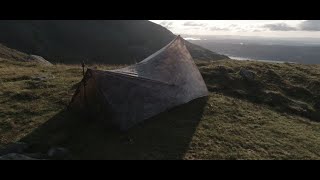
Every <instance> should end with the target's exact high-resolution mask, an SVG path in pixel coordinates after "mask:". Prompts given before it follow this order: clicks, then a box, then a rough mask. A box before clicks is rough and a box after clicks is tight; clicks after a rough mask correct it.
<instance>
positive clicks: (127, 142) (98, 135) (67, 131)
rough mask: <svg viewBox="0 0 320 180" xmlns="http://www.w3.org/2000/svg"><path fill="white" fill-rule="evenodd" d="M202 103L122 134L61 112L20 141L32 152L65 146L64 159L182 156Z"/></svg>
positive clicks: (92, 121) (163, 114)
mask: <svg viewBox="0 0 320 180" xmlns="http://www.w3.org/2000/svg"><path fill="white" fill-rule="evenodd" d="M206 102H207V98H200V99H196V100H193V101H192V102H190V103H188V104H185V105H182V106H179V107H176V108H174V109H172V110H170V111H168V112H164V113H161V114H160V115H158V116H155V117H153V118H151V119H149V120H147V121H145V122H144V123H141V124H138V125H137V126H135V127H134V128H132V129H130V130H129V131H128V132H124V133H123V132H119V131H115V130H113V129H112V128H110V127H107V126H103V125H102V123H101V122H100V123H99V122H97V121H95V120H93V119H87V118H85V119H84V118H80V117H76V116H75V115H74V114H70V113H69V112H67V111H61V112H60V113H58V114H57V115H56V116H54V117H53V118H51V119H50V120H48V121H47V122H46V123H45V124H43V125H42V126H41V127H39V128H38V129H36V130H35V131H33V132H32V133H30V134H29V135H27V136H26V137H25V138H23V139H21V141H24V142H27V143H29V144H30V145H31V148H30V151H35V152H46V151H47V150H48V149H49V148H50V147H53V146H54V147H56V146H60V147H65V148H67V149H69V150H70V152H71V156H70V157H68V159H69V158H70V159H182V158H183V156H184V154H185V152H186V150H187V149H188V147H189V143H190V141H191V138H192V137H193V134H194V132H195V130H196V128H197V126H198V123H199V121H200V120H201V117H202V114H203V109H204V106H205V105H206Z"/></svg>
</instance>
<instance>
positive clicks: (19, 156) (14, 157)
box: [0, 153, 37, 160]
mask: <svg viewBox="0 0 320 180" xmlns="http://www.w3.org/2000/svg"><path fill="white" fill-rule="evenodd" d="M0 160H37V159H35V158H31V157H29V156H26V155H23V154H18V153H9V154H6V155H4V156H0Z"/></svg>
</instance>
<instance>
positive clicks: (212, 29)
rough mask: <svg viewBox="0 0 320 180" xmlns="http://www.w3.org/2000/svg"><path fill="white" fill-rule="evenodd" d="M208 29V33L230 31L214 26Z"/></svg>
mask: <svg viewBox="0 0 320 180" xmlns="http://www.w3.org/2000/svg"><path fill="white" fill-rule="evenodd" d="M208 29H209V30H210V31H229V30H230V29H229V28H221V27H216V26H213V27H209V28H208Z"/></svg>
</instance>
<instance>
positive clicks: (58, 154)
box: [48, 147, 69, 159]
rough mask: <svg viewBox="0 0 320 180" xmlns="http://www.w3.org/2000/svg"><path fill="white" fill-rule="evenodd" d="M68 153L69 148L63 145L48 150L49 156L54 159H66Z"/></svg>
mask: <svg viewBox="0 0 320 180" xmlns="http://www.w3.org/2000/svg"><path fill="white" fill-rule="evenodd" d="M68 155H69V151H68V149H66V148H62V147H53V148H50V149H49V151H48V156H49V157H50V158H52V159H65V158H66V157H68Z"/></svg>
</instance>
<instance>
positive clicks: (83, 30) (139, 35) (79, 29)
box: [0, 20, 228, 64]
mask: <svg viewBox="0 0 320 180" xmlns="http://www.w3.org/2000/svg"><path fill="white" fill-rule="evenodd" d="M174 37H175V35H174V34H173V33H172V32H170V31H169V30H167V29H166V28H164V27H162V26H160V25H158V24H155V23H152V22H150V21H145V20H1V21H0V43H3V44H4V45H6V46H8V47H10V48H14V49H17V50H19V51H22V52H25V53H28V54H37V55H40V56H43V57H44V58H45V59H47V60H49V61H50V62H62V63H79V62H80V61H83V60H87V61H89V62H95V63H109V64H130V63H135V62H138V61H141V60H143V59H144V58H146V57H147V56H149V55H151V54H152V53H154V52H155V51H157V50H159V49H160V48H162V47H163V46H165V45H166V44H167V43H169V42H170V41H171V40H173V39H174ZM187 47H188V49H189V51H190V53H191V55H192V56H193V57H194V58H195V59H199V60H218V59H226V58H228V57H227V56H224V55H220V54H217V53H214V52H212V51H210V50H207V49H205V48H202V47H200V46H198V45H194V44H192V43H189V42H187Z"/></svg>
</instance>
